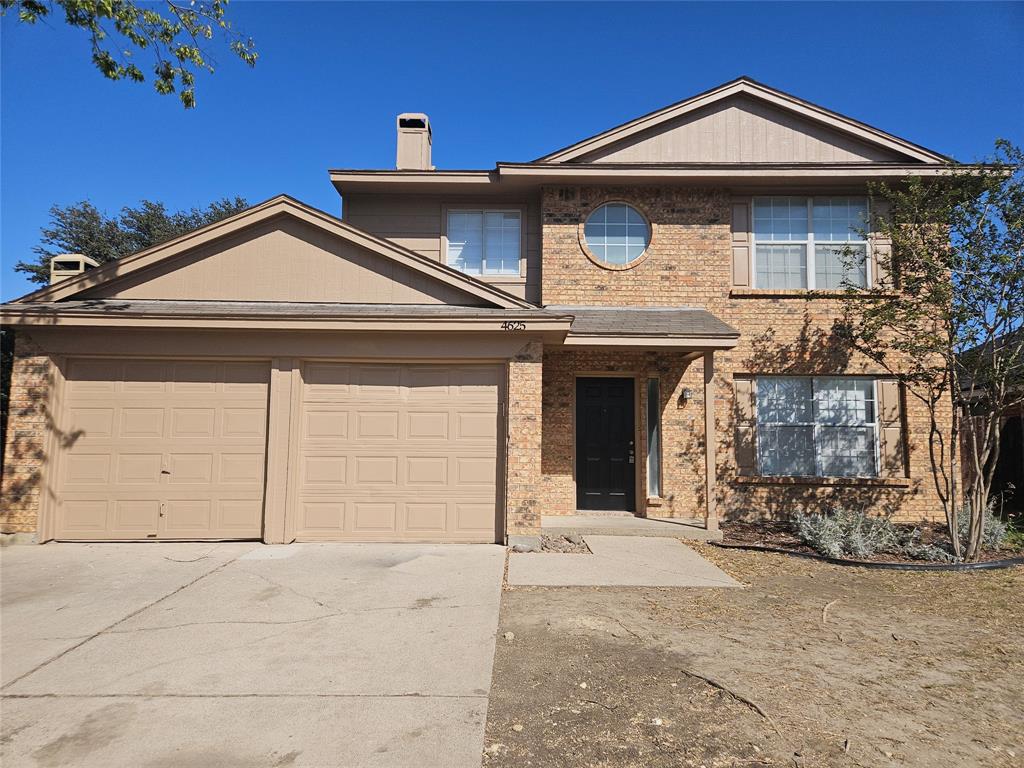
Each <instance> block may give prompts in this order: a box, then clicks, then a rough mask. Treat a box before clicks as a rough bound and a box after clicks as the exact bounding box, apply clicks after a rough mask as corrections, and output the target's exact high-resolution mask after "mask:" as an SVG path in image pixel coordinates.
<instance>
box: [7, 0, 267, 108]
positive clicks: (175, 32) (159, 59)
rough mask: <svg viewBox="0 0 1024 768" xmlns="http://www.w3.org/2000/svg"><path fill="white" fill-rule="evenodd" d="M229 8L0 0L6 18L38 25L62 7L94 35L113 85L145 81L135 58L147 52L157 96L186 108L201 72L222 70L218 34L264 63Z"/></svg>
mask: <svg viewBox="0 0 1024 768" xmlns="http://www.w3.org/2000/svg"><path fill="white" fill-rule="evenodd" d="M227 4H228V0H204V1H203V2H200V1H199V0H192V1H191V2H189V3H187V4H181V3H177V2H173V1H172V0H165V2H164V3H163V4H162V9H163V10H161V9H160V8H161V6H155V5H153V4H151V3H146V4H143V3H140V2H134V1H133V0H51V1H50V2H42V0H0V15H6V14H7V13H8V12H10V11H12V10H16V11H17V13H18V20H19V21H21V22H23V23H26V24H35V23H36V22H37V21H39V20H40V19H43V18H45V17H47V16H49V15H50V13H51V12H52V11H53V9H54V8H55V7H59V8H60V9H62V10H63V11H64V21H65V22H66V23H67V24H69V25H70V26H72V27H78V28H79V29H81V30H83V31H84V32H85V33H86V34H87V35H88V36H89V41H90V44H91V46H92V62H93V65H94V66H95V67H96V68H97V69H98V70H99V71H100V74H102V75H103V76H104V77H106V78H108V79H110V80H131V81H133V82H140V83H141V82H144V81H145V80H146V75H145V73H144V72H143V69H142V67H140V66H139V65H138V64H136V63H135V62H133V61H132V60H131V57H132V56H133V55H134V54H135V53H139V52H146V53H148V54H150V55H151V56H152V57H153V63H152V67H151V72H152V79H153V87H154V89H155V90H156V92H157V93H159V94H163V95H167V94H171V93H178V97H179V99H180V100H181V103H182V105H183V106H184V107H185V109H192V108H193V107H195V105H196V96H195V75H196V72H198V71H200V70H205V71H207V72H210V73H213V72H214V71H215V68H216V62H215V61H214V59H213V58H212V56H211V53H210V48H211V47H212V42H213V40H214V33H215V31H216V32H217V33H219V36H220V37H221V39H222V42H223V44H225V45H226V46H227V49H228V50H229V51H230V52H231V53H232V54H233V55H234V56H236V57H237V58H238V59H240V60H241V61H242V62H244V63H245V64H247V65H248V66H250V67H253V66H255V65H256V60H257V58H259V54H258V52H257V50H256V43H255V42H254V41H253V39H252V38H251V37H246V36H244V35H242V34H240V33H239V32H237V31H236V30H235V29H234V27H233V26H232V24H231V22H230V21H229V20H228V19H227V18H226V11H227Z"/></svg>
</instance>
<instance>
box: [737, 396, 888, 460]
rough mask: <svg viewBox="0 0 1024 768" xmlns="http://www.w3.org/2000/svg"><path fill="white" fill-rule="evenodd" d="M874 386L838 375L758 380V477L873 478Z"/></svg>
mask: <svg viewBox="0 0 1024 768" xmlns="http://www.w3.org/2000/svg"><path fill="white" fill-rule="evenodd" d="M875 402H876V398H875V382H874V380H872V379H860V378H850V377H839V376H822V377H813V378H812V377H809V376H760V377H758V379H757V440H758V447H759V458H760V465H761V474H762V475H785V476H806V477H874V476H875V475H877V460H876V446H877V444H878V436H877V427H876V416H875Z"/></svg>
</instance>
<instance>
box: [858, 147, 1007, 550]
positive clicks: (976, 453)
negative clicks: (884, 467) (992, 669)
mask: <svg viewBox="0 0 1024 768" xmlns="http://www.w3.org/2000/svg"><path fill="white" fill-rule="evenodd" d="M1022 164H1024V155H1022V152H1021V150H1020V149H1019V148H1017V147H1014V146H1012V145H1011V144H1009V143H1008V142H1005V141H999V142H997V144H996V154H995V156H994V158H993V159H992V160H991V161H990V162H988V163H986V164H982V165H974V166H959V165H951V166H950V167H949V169H948V172H947V173H945V174H943V175H942V176H940V177H938V178H932V179H928V180H924V179H921V178H916V177H914V178H909V179H906V180H904V181H903V182H902V183H900V184H896V185H890V184H878V185H873V186H872V188H871V190H870V193H871V198H872V210H873V211H874V221H873V222H872V227H871V229H872V230H873V231H874V232H875V233H876V237H879V239H881V240H883V241H884V240H889V241H890V242H891V259H890V260H889V263H888V264H887V265H886V263H885V262H886V260H885V259H884V258H883V259H880V261H881V264H882V265H884V266H886V267H887V268H885V269H882V268H880V269H879V272H880V273H881V274H879V275H877V276H876V280H875V283H874V286H873V287H872V288H870V289H869V290H867V291H863V290H862V289H861V290H859V293H861V294H863V296H862V298H861V299H859V300H858V301H856V302H850V304H849V305H848V309H847V312H846V316H845V318H844V321H843V325H844V329H845V332H846V333H847V334H848V336H849V339H850V341H851V342H852V344H853V346H854V348H855V349H857V350H858V351H860V352H861V353H863V354H864V355H865V356H867V357H868V358H869V359H871V360H873V361H874V362H876V363H878V364H879V365H881V366H882V367H883V368H885V369H886V370H887V371H889V372H890V373H891V374H893V375H894V376H898V377H899V378H900V379H901V380H902V381H903V382H904V384H905V386H906V389H907V392H908V394H909V395H910V396H912V397H914V398H916V399H917V400H918V401H920V402H922V403H923V404H924V405H925V407H926V410H927V413H928V414H929V431H928V455H929V459H930V462H931V469H932V473H933V477H934V483H935V489H936V491H937V493H938V496H939V499H940V501H941V503H942V506H943V510H944V512H945V516H946V521H947V525H948V529H949V535H950V541H951V545H952V548H953V552H954V555H955V556H956V557H957V558H963V559H968V560H972V559H976V558H977V556H978V554H979V550H980V547H981V538H982V532H983V524H984V515H985V513H986V509H987V506H988V495H989V491H990V489H991V485H992V477H993V472H994V469H995V460H996V458H998V452H999V438H1000V430H1001V426H1002V421H1003V415H1004V413H1006V411H1007V410H1008V409H1009V408H1012V407H1014V406H1015V405H1016V404H1019V403H1020V402H1021V399H1022V398H1024V348H1022V347H1024V332H1022V331H1021V325H1022V323H1024V178H1022V174H1021V166H1022ZM848 255H849V254H848ZM847 288H848V290H850V291H853V290H854V288H853V286H847ZM963 433H966V434H963ZM962 438H964V439H962ZM961 443H962V444H963V447H964V459H963V460H964V462H966V464H967V467H968V469H969V472H968V473H966V474H967V478H968V480H967V485H966V488H963V489H962V488H961V477H962V474H963V473H962V472H961V462H960V445H961ZM961 511H963V512H964V513H965V514H968V515H970V525H969V527H968V531H969V534H968V537H967V541H966V542H964V543H962V542H961V540H960V536H959V534H958V528H959V515H960V514H961Z"/></svg>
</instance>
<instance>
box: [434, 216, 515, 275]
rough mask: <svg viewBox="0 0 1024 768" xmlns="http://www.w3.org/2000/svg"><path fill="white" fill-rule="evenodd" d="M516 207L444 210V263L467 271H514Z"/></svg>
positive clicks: (501, 272) (479, 272)
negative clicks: (446, 247)
mask: <svg viewBox="0 0 1024 768" xmlns="http://www.w3.org/2000/svg"><path fill="white" fill-rule="evenodd" d="M521 230H522V214H521V213H520V212H519V211H466V210H453V211H449V212H448V232H447V240H448V253H447V262H448V266H450V267H454V268H455V269H457V270H459V271H460V272H465V273H466V274H469V275H518V274H519V258H520V253H521V246H520V238H521Z"/></svg>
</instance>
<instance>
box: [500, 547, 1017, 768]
mask: <svg viewBox="0 0 1024 768" xmlns="http://www.w3.org/2000/svg"><path fill="white" fill-rule="evenodd" d="M688 543H689V542H688ZM693 546H695V548H697V549H699V551H700V552H701V553H702V554H703V555H704V556H706V557H708V558H709V559H711V560H713V561H715V562H716V563H717V564H718V565H719V566H720V567H722V568H723V569H724V570H726V571H727V572H729V573H730V574H731V575H733V576H734V577H735V578H737V579H739V580H740V581H742V582H744V583H745V584H747V585H749V586H748V587H747V588H746V589H742V590H738V589H733V590H712V589H599V588H560V589H548V588H517V589H514V590H511V591H508V592H505V593H504V595H503V602H502V611H501V625H500V628H499V639H498V649H497V652H496V655H495V668H494V678H493V684H492V690H491V699H490V706H489V711H488V721H487V740H486V745H487V749H486V750H485V754H484V765H485V766H489V767H496V766H530V765H533V766H553V765H558V766H581V767H582V766H599V767H609V768H610V767H611V766H638V767H639V766H645V767H651V768H659V767H661V766H664V767H665V768H668V766H673V768H675V767H676V766H702V765H703V766H707V768H712V767H713V766H740V767H747V766H749V767H751V768H752V767H753V766H794V765H795V766H830V767H831V766H840V767H845V766H851V767H853V766H920V768H932V767H933V766H938V765H962V766H993V767H996V768H1004V767H1005V768H1010V766H1021V765H1022V764H1024V745H1022V740H1024V737H1022V735H1021V734H1022V728H1021V725H1022V719H1021V714H1020V713H1021V712H1024V657H1022V656H1021V654H1020V648H1021V647H1022V644H1024V607H1022V605H1024V603H1022V600H1021V595H1022V594H1024V569H1022V568H1017V569H1013V570H1003V571H992V572H981V573H959V574H950V573H900V572H889V571H865V570H860V569H850V568H839V567H835V566H829V565H826V564H821V563H815V562H810V561H800V560H795V559H793V558H786V557H784V556H781V555H767V554H763V553H753V552H742V551H734V550H721V549H715V548H713V547H710V546H701V545H693ZM509 632H511V633H512V639H504V636H505V633H509ZM584 686H585V687H584Z"/></svg>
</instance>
